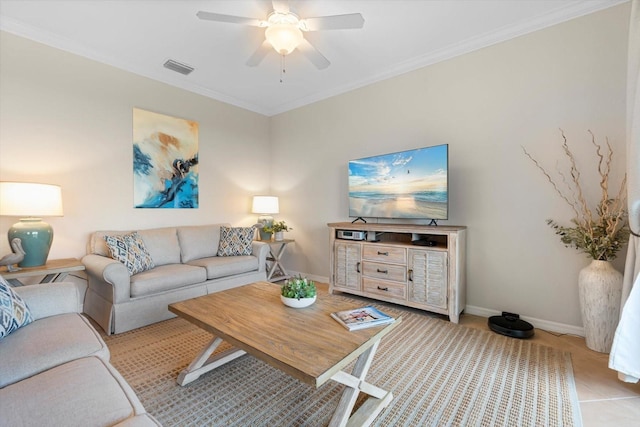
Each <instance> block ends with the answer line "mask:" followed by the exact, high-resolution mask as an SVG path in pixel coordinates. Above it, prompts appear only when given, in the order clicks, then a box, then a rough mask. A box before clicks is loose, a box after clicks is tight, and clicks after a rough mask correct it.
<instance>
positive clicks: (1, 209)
mask: <svg viewBox="0 0 640 427" xmlns="http://www.w3.org/2000/svg"><path fill="white" fill-rule="evenodd" d="M0 215H4V216H18V217H22V218H21V219H20V221H19V222H17V223H15V224H13V226H12V227H11V228H9V232H8V237H9V242H11V241H12V240H13V239H14V238H19V239H20V240H21V242H22V248H23V249H24V251H25V256H24V259H23V260H22V261H21V262H20V263H19V264H18V266H20V267H37V266H40V265H44V264H46V263H47V257H48V256H49V249H50V248H51V243H52V242H53V228H51V226H50V225H49V224H47V223H46V222H43V221H42V219H41V218H40V217H42V216H62V190H61V189H60V187H59V186H57V185H50V184H36V183H27V182H0Z"/></svg>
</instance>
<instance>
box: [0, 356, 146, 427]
mask: <svg viewBox="0 0 640 427" xmlns="http://www.w3.org/2000/svg"><path fill="white" fill-rule="evenodd" d="M144 412H145V411H144V407H143V406H142V404H141V403H140V400H139V399H138V398H137V397H136V395H135V393H134V392H133V390H132V389H131V387H130V386H129V385H128V384H127V383H126V381H125V380H124V379H123V378H122V375H120V374H119V373H118V372H117V371H116V370H115V369H114V368H113V367H112V366H111V365H109V364H108V363H106V362H105V361H103V360H101V359H99V358H97V357H85V358H81V359H77V360H73V361H71V362H68V363H65V364H63V365H60V366H57V367H55V368H52V369H50V370H48V371H45V372H43V373H41V374H40V375H36V376H34V377H31V378H27V379H25V380H23V381H20V382H17V383H15V384H12V385H10V386H7V387H5V388H3V389H0V413H1V414H2V421H1V424H3V425H7V426H24V425H32V426H65V427H73V426H78V427H86V426H94V427H101V426H105V427H106V426H113V425H114V424H116V423H118V422H121V421H124V420H125V419H127V418H129V417H132V416H135V415H137V414H140V413H144ZM27 415H28V417H26V416H27Z"/></svg>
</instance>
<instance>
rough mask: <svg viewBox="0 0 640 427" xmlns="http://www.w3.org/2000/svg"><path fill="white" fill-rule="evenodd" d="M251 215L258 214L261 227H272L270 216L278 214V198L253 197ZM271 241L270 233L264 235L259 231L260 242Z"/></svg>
mask: <svg viewBox="0 0 640 427" xmlns="http://www.w3.org/2000/svg"><path fill="white" fill-rule="evenodd" d="M251 212H252V213H257V214H260V217H258V223H260V224H262V226H263V227H266V226H272V225H273V217H272V216H271V214H277V213H280V208H279V205H278V198H277V197H275V196H253V207H252V208H251ZM269 239H271V233H266V232H264V231H262V229H260V240H269Z"/></svg>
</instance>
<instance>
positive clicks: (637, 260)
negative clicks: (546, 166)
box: [609, 0, 640, 383]
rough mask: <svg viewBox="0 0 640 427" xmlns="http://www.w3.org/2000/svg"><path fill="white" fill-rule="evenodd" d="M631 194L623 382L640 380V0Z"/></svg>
mask: <svg viewBox="0 0 640 427" xmlns="http://www.w3.org/2000/svg"><path fill="white" fill-rule="evenodd" d="M627 182H628V183H629V185H628V189H627V194H628V196H629V226H630V227H631V232H632V235H631V238H630V239H629V250H628V252H627V262H626V265H625V269H624V282H623V287H622V311H621V314H620V323H619V324H618V328H617V329H616V334H615V337H614V339H613V346H612V348H611V354H610V355H609V368H611V369H614V370H616V371H618V378H620V380H622V381H626V382H633V383H637V382H638V380H639V379H640V274H639V273H640V0H632V2H631V21H630V26H629V55H628V65H627Z"/></svg>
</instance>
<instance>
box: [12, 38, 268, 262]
mask: <svg viewBox="0 0 640 427" xmlns="http://www.w3.org/2000/svg"><path fill="white" fill-rule="evenodd" d="M134 107H137V108H142V109H146V110H150V111H155V112H158V113H162V114H167V115H171V116H175V117H182V118H187V119H190V120H195V121H197V122H199V137H200V138H199V140H200V152H199V160H200V164H199V173H200V181H199V183H200V208H199V209H193V210H190V209H184V210H183V209H134V208H133V171H132V114H133V108H134ZM268 130H269V119H268V118H267V117H264V116H262V115H259V114H256V113H252V112H249V111H247V110H243V109H240V108H237V107H233V106H230V105H228V104H224V103H221V102H218V101H214V100H211V99H209V98H206V97H203V96H199V95H196V94H193V93H190V92H187V91H184V90H181V89H177V88H173V87H170V86H168V85H166V84H162V83H158V82H156V81H153V80H150V79H147V78H144V77H140V76H136V75H133V74H131V73H128V72H124V71H121V70H118V69H116V68H113V67H109V66H106V65H103V64H100V63H97V62H94V61H91V60H87V59H84V58H81V57H78V56H75V55H72V54H69V53H66V52H62V51H60V50H57V49H52V48H50V47H47V46H44V45H41V44H38V43H34V42H32V41H29V40H26V39H23V38H20V37H16V36H13V35H11V34H8V33H6V32H2V33H0V180H2V181H19V180H25V181H30V182H38V181H40V182H47V183H52V184H58V185H61V186H62V189H63V202H64V213H65V215H64V217H61V218H49V219H48V220H47V221H48V222H49V223H50V224H51V225H52V226H53V228H54V231H55V237H54V243H53V246H52V248H51V253H50V257H51V258H61V257H82V256H83V255H84V254H85V244H86V241H87V238H88V235H89V233H90V232H91V231H94V230H104V229H124V230H127V229H136V228H150V227H159V226H169V225H178V224H204V223H212V222H230V223H232V224H234V225H247V224H250V223H252V222H255V215H252V214H251V213H250V204H251V196H252V195H253V194H260V193H264V192H268V190H269V188H268V184H269V170H268V164H269V160H268V159H269V141H268V133H269V132H268ZM16 221H17V218H7V217H0V236H2V238H0V254H5V253H7V252H9V246H8V244H7V242H6V238H5V237H4V236H6V232H7V229H8V227H10V226H11V224H13V223H14V222H16Z"/></svg>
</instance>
